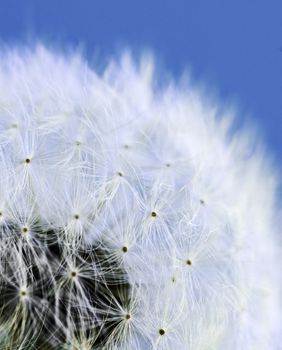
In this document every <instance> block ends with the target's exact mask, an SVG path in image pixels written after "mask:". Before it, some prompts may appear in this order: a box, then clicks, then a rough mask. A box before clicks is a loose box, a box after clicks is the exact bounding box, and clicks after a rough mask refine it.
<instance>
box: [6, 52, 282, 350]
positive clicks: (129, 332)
mask: <svg viewBox="0 0 282 350" xmlns="http://www.w3.org/2000/svg"><path fill="white" fill-rule="evenodd" d="M94 68H95V67H94ZM153 71H154V66H153V61H152V59H151V58H150V57H148V56H144V57H143V58H142V59H141V63H140V64H135V63H134V62H133V61H132V59H131V57H130V55H129V54H128V53H124V55H123V56H122V57H121V59H120V60H119V61H115V60H113V61H111V62H110V63H109V65H108V66H107V68H106V69H105V71H104V72H103V74H100V75H99V74H97V73H96V72H95V70H93V69H92V68H89V67H88V65H87V63H86V62H85V61H84V60H83V59H82V58H81V57H80V56H79V55H76V54H73V55H69V56H67V57H66V56H64V55H62V54H58V53H54V52H52V51H48V50H47V49H45V48H44V47H42V46H38V47H37V48H36V49H35V50H26V51H24V50H6V51H4V52H3V53H2V56H1V59H0V91H1V94H0V147H1V148H0V169H1V176H0V212H1V214H0V215H1V216H0V224H1V240H0V259H1V265H0V288H1V290H0V293H1V292H2V295H4V296H3V297H0V299H1V305H0V346H3V348H5V347H9V348H13V347H14V348H18V349H24V348H27V349H40V346H41V345H40V339H41V337H42V336H44V337H45V338H46V339H48V342H47V343H48V346H49V348H50V349H55V350H56V349H72V350H75V349H76V350H90V349H102V348H103V349H104V348H105V349H110V350H113V349H128V350H132V349H136V350H149V349H154V350H155V349H162V350H174V349H177V350H185V349H187V350H188V349H189V350H254V349H256V350H278V349H281V348H282V347H281V345H280V342H281V340H282V334H281V333H282V332H281V329H282V326H281V324H282V319H281V311H282V309H281V294H280V293H281V288H280V287H281V277H280V276H279V274H280V271H279V270H280V266H281V255H280V254H279V253H280V252H279V250H280V248H279V243H278V242H279V241H278V228H279V227H278V226H279V222H278V210H277V208H276V204H275V200H276V198H275V197H276V187H277V179H276V176H275V174H274V171H273V169H272V168H271V166H270V165H269V163H268V162H267V161H266V159H265V155H264V154H263V151H262V149H261V148H260V147H254V140H253V139H252V137H254V134H252V133H251V132H249V131H248V130H246V131H245V132H243V131H241V133H238V132H237V133H233V135H232V132H231V127H232V117H231V116H230V115H231V114H232V113H229V112H228V111H225V112H224V111H223V108H221V107H222V106H220V105H218V104H217V103H215V102H211V101H210V100H209V99H208V98H207V96H206V95H205V94H204V93H203V92H201V91H200V90H199V89H196V88H195V87H193V86H191V85H189V86H186V87H177V85H176V84H174V83H173V82H171V83H170V84H169V85H168V86H166V87H156V84H154V81H155V76H154V73H153ZM207 101H209V102H207ZM54 242H56V244H57V246H58V247H60V249H61V251H60V253H56V254H55V253H54V254H53V253H50V252H49V249H51V248H50V247H52V244H53V243H54ZM95 249H96V250H97V249H98V250H99V254H102V255H103V258H102V260H99V259H100V258H99V257H96V255H95V254H96V253H97V252H96V251H95ZM81 252H83V253H81ZM52 254H53V255H52ZM99 254H98V255H99ZM34 266H35V267H34ZM101 285H102V287H101V288H102V294H103V293H104V294H103V295H104V296H101V295H99V294H98V293H97V292H96V286H97V290H98V289H99V288H100V287H99V286H101ZM112 285H120V286H123V287H121V288H120V289H121V290H119V291H118V292H117V294H116V292H113V290H114V289H112V288H113V287H112ZM124 286H127V287H124ZM38 290H39V291H38ZM9 293H10V294H9ZM11 293H12V296H11ZM13 293H14V294H13ZM91 293H92V294H93V295H94V297H93V298H96V299H97V301H95V302H93V301H91V300H90V299H91V298H90V297H89V295H92V294H91ZM123 293H124V295H120V294H123ZM89 298H90V299H89ZM7 303H8V304H9V305H7ZM95 303H96V304H95ZM61 304H64V306H62V305H61ZM62 309H63V311H62ZM51 314H52V315H51ZM107 320H110V321H111V322H114V321H115V322H116V324H115V327H113V329H110V330H107V329H106V328H107V326H105V324H107V322H108V321H107ZM107 325H108V324H107ZM48 330H49V331H50V333H51V334H49V333H48ZM58 330H59V331H58ZM104 333H105V335H104V336H101V334H104ZM45 334H48V336H46V335H45ZM49 336H50V339H49V338H48V337H49ZM99 336H100V337H102V338H100V340H101V339H102V341H101V342H100V343H98V340H97V339H98V338H99ZM38 339H39V340H38ZM42 346H43V345H42ZM44 346H47V345H46V344H45V345H44ZM279 346H280V347H279ZM1 348H2V347H1ZM42 349H43V348H42ZM44 349H45V348H44Z"/></svg>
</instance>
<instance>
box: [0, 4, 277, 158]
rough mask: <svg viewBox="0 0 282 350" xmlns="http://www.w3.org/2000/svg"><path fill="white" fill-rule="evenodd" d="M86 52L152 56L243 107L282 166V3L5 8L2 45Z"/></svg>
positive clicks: (0, 15) (0, 20) (0, 18)
mask: <svg viewBox="0 0 282 350" xmlns="http://www.w3.org/2000/svg"><path fill="white" fill-rule="evenodd" d="M30 38H43V39H44V40H45V41H47V42H53V41H55V42H56V43H59V44H60V43H68V44H71V45H77V44H81V43H82V44H83V48H84V50H85V53H86V55H88V56H89V57H92V56H91V55H92V54H93V50H94V49H95V52H96V54H97V53H98V56H101V57H103V56H104V55H108V54H110V53H114V52H115V51H116V49H117V48H118V47H120V45H130V46H133V47H135V48H138V47H141V48H142V47H147V48H152V49H153V50H154V51H155V52H156V53H157V54H158V56H159V58H160V61H161V62H162V64H163V66H164V67H166V69H168V70H170V71H171V72H172V73H173V74H174V75H175V76H179V75H180V73H181V72H182V71H183V69H184V68H185V67H186V66H187V64H189V65H190V66H191V67H192V72H193V77H194V78H196V79H198V78H199V79H202V80H204V81H207V82H208V84H210V86H211V87H212V88H216V90H217V92H218V94H219V96H222V97H223V98H224V99H226V100H227V101H228V100H232V101H236V102H237V103H238V106H239V115H240V117H241V116H242V115H248V116H251V117H252V118H253V119H255V120H257V121H258V123H259V125H260V126H261V129H262V131H263V134H264V138H265V140H266V142H267V144H268V147H269V149H270V150H271V151H272V152H273V154H274V156H275V158H276V162H277V163H278V164H281V163H282V162H281V160H282V137H281V135H282V121H281V118H282V0H277V1H275V0H268V1H266V0H265V1H262V0H236V1H231V0H230V1H229V0H186V1H185V0H183V1H182V0H146V1H145V0H143V1H141V0H138V1H137V0H100V1H98V0H80V1H78V0H77V1H75V0H48V1H47V0H46V1H39V0H34V1H28V0H22V1H21V0H18V1H16V0H8V1H6V0H5V1H4V0H0V39H1V40H2V41H4V42H7V41H8V42H11V43H15V42H16V43H19V42H22V41H23V40H24V41H27V39H30Z"/></svg>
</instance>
